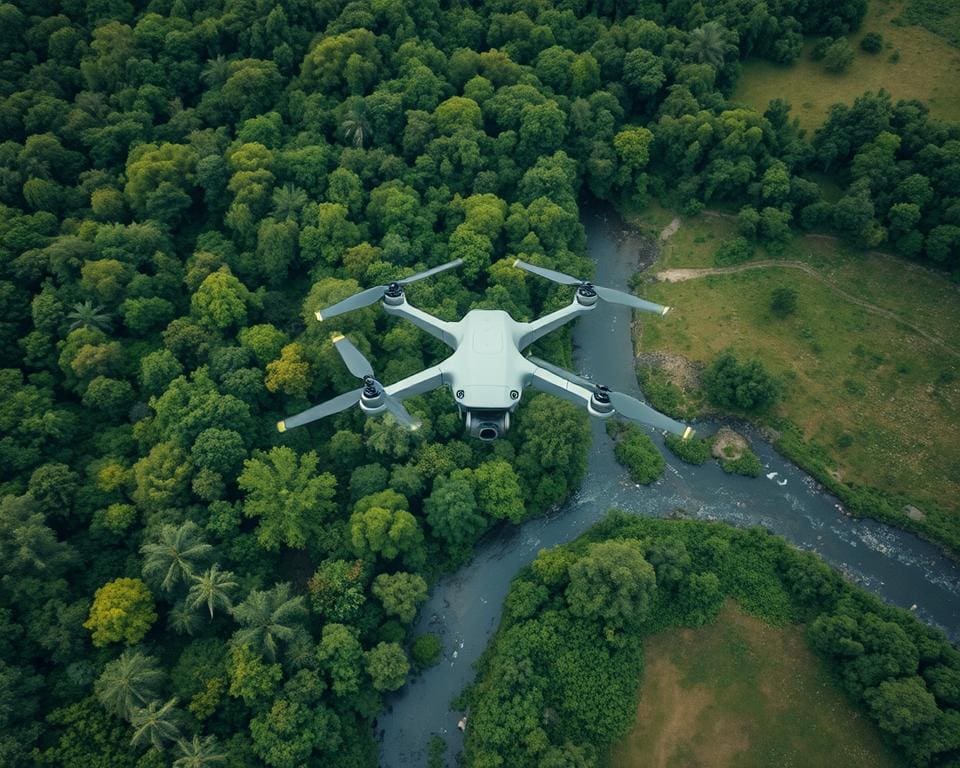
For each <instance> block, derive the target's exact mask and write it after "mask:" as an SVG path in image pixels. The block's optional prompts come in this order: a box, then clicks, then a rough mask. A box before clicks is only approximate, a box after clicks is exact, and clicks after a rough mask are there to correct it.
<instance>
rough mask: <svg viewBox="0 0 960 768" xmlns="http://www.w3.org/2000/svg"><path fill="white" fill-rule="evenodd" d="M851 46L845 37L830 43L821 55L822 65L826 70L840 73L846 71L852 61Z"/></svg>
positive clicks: (852, 52)
mask: <svg viewBox="0 0 960 768" xmlns="http://www.w3.org/2000/svg"><path fill="white" fill-rule="evenodd" d="M854 55H855V54H854V51H853V46H852V45H850V41H849V40H847V39H846V38H845V37H841V38H840V39H839V40H837V41H836V42H834V43H832V44H831V45H830V47H829V48H827V52H826V53H825V54H824V57H823V65H824V67H825V68H826V70H827V72H832V73H833V74H835V75H840V74H843V73H844V72H846V71H847V70H848V69H849V68H850V65H851V64H852V63H853V57H854Z"/></svg>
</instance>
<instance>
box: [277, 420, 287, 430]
mask: <svg viewBox="0 0 960 768" xmlns="http://www.w3.org/2000/svg"><path fill="white" fill-rule="evenodd" d="M286 431H287V425H286V424H284V423H283V422H282V421H278V422H277V432H286Z"/></svg>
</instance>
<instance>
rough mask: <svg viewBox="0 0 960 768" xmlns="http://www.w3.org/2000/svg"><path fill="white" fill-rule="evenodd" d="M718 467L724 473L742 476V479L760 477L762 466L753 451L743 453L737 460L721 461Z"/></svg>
mask: <svg viewBox="0 0 960 768" xmlns="http://www.w3.org/2000/svg"><path fill="white" fill-rule="evenodd" d="M720 466H721V467H723V471H724V472H729V473H730V474H732V475H743V476H744V477H760V475H762V474H763V464H761V463H760V459H759V458H757V455H756V454H755V453H754V452H753V451H744V453H743V455H742V456H741V457H740V458H739V459H731V460H729V461H721V462H720Z"/></svg>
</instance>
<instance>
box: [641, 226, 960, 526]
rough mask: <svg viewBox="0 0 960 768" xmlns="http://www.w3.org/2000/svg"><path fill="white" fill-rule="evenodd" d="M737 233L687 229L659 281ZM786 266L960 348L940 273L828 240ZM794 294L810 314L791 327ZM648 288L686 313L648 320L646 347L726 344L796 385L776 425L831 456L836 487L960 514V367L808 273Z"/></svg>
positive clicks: (958, 308)
mask: <svg viewBox="0 0 960 768" xmlns="http://www.w3.org/2000/svg"><path fill="white" fill-rule="evenodd" d="M732 234H733V223H732V221H730V220H729V219H727V218H722V217H716V216H699V217H696V218H693V219H685V220H684V222H683V224H682V226H681V227H680V230H679V231H678V232H677V233H676V235H675V236H674V237H673V238H671V240H670V241H669V242H668V243H667V244H666V246H665V247H664V248H663V251H662V254H661V258H660V260H659V261H658V262H657V263H656V264H655V265H654V266H653V267H652V268H651V270H650V272H659V271H662V270H664V269H676V268H688V267H707V266H710V265H711V264H712V254H713V251H714V250H715V249H716V247H717V246H718V245H719V243H720V242H722V241H723V240H724V238H726V237H729V236H731V235H732ZM757 257H758V258H765V257H767V254H764V253H763V252H762V251H761V252H758V254H757ZM780 258H782V259H785V260H792V261H798V262H802V263H804V264H809V265H810V266H811V267H813V268H814V269H816V271H817V273H818V274H820V275H822V276H823V277H825V278H827V279H828V280H830V281H831V282H832V283H834V284H835V285H836V286H838V287H839V288H841V289H842V290H843V291H845V292H847V293H848V294H850V295H852V296H854V297H856V298H858V299H861V300H864V301H867V302H870V303H872V304H875V305H877V306H879V307H880V308H882V309H885V310H888V311H890V312H893V313H895V314H896V315H898V316H899V317H902V318H905V319H908V320H909V321H910V322H912V323H913V324H915V325H917V326H919V327H921V328H922V329H923V330H925V331H926V332H927V333H929V334H932V335H934V336H937V337H939V338H940V339H941V340H942V341H943V342H944V343H945V344H947V345H948V346H950V347H952V348H953V349H955V350H960V291H958V288H957V286H955V285H954V284H952V283H950V282H949V281H948V280H946V279H945V278H943V277H941V276H940V275H938V274H936V273H934V272H931V271H928V270H925V269H922V268H920V267H917V266H915V265H911V264H908V263H905V262H903V261H902V260H899V259H895V258H893V257H889V256H884V255H881V254H863V253H859V252H855V251H851V250H848V249H846V248H844V247H842V246H840V245H839V244H838V243H837V242H836V241H834V240H830V239H825V238H821V237H803V238H797V239H796V240H795V241H794V242H793V243H792V244H791V245H790V246H789V247H788V249H787V251H786V252H785V253H784V254H782V256H781V257H780ZM780 286H787V287H790V288H793V289H794V290H795V291H796V292H797V295H798V306H797V310H796V311H795V312H794V313H793V314H792V315H790V316H788V317H787V318H785V319H778V318H776V317H774V315H773V314H772V313H771V311H770V309H769V305H770V297H771V295H772V293H773V291H774V290H775V289H776V288H778V287H780ZM642 292H643V295H644V296H645V297H647V298H649V299H651V300H653V301H659V302H661V303H664V304H669V305H671V306H673V307H674V308H675V309H674V310H673V312H671V313H670V314H669V315H667V316H666V317H665V318H662V319H660V318H658V319H657V320H656V321H651V320H648V319H646V318H642V319H641V322H640V323H638V328H639V332H638V348H639V349H640V350H643V351H644V352H656V351H664V352H670V353H677V354H680V355H683V356H684V357H686V358H688V359H690V360H693V361H696V362H699V363H703V364H709V363H710V362H711V361H712V360H713V359H714V358H715V357H716V356H717V355H718V354H719V353H720V352H721V351H723V350H724V349H726V348H732V349H733V350H734V352H735V353H736V354H737V356H738V357H741V358H749V357H758V358H759V359H760V360H761V361H762V362H763V363H764V364H765V365H766V367H767V368H768V369H769V370H770V371H771V372H773V373H775V374H777V375H778V376H780V377H781V378H782V380H783V381H784V382H785V385H786V386H785V397H784V398H783V399H782V401H781V402H780V403H779V404H778V405H777V406H776V410H775V412H774V414H773V416H774V417H776V418H785V419H788V420H790V421H791V422H793V423H794V424H796V425H797V426H798V427H799V428H800V430H801V432H802V434H803V437H804V439H805V440H807V441H815V442H816V443H817V444H819V445H821V446H823V448H824V449H825V451H826V453H827V455H828V458H829V462H830V464H831V465H832V466H831V474H832V475H833V476H834V477H835V478H837V479H838V480H841V481H843V482H846V483H855V484H858V485H866V486H872V487H876V488H880V489H881V490H885V491H888V492H891V493H896V494H902V495H905V496H908V497H910V498H911V499H915V500H917V501H918V502H920V505H921V506H922V505H923V503H934V504H937V505H939V506H940V507H942V508H944V509H946V510H948V511H950V512H956V511H957V510H958V502H960V359H958V358H956V357H954V356H951V355H950V354H949V353H947V352H946V351H945V350H944V349H943V348H942V347H941V346H938V345H936V344H934V343H932V342H930V341H928V340H927V339H925V338H923V337H921V336H918V335H917V334H916V333H914V332H913V331H911V330H910V329H908V328H906V327H904V326H903V325H902V324H901V323H899V322H897V321H895V320H892V319H889V318H886V317H880V316H877V315H876V314H871V313H870V312H869V311H868V310H867V309H865V308H863V307H860V306H857V305H854V304H851V303H850V302H849V301H847V300H845V299H844V298H843V297H841V296H840V295H839V294H838V293H836V292H835V291H834V290H832V289H831V288H830V287H829V286H828V285H825V284H824V283H822V282H820V281H818V280H817V279H815V278H814V277H811V276H809V275H807V274H805V273H804V272H801V271H799V270H797V269H786V268H783V267H776V266H774V267H769V268H763V269H755V270H750V271H746V272H741V273H737V274H729V275H722V276H712V277H703V278H698V279H694V280H688V281H686V282H679V283H669V284H668V283H652V284H649V285H645V286H644V287H643V291H642Z"/></svg>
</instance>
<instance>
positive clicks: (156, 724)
mask: <svg viewBox="0 0 960 768" xmlns="http://www.w3.org/2000/svg"><path fill="white" fill-rule="evenodd" d="M176 706H177V700H176V698H173V699H170V700H169V701H168V702H167V703H166V704H161V703H160V701H159V700H156V701H151V702H150V703H149V704H148V705H147V706H146V707H142V708H140V709H136V710H134V712H133V716H132V717H131V718H130V724H131V725H132V726H133V738H132V739H130V743H131V744H133V745H134V746H140V745H141V744H150V745H152V746H153V747H155V748H156V749H163V745H164V742H166V741H176V740H177V739H178V738H180V729H179V728H177V724H176V716H177V711H176V710H175V709H174V707H176Z"/></svg>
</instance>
